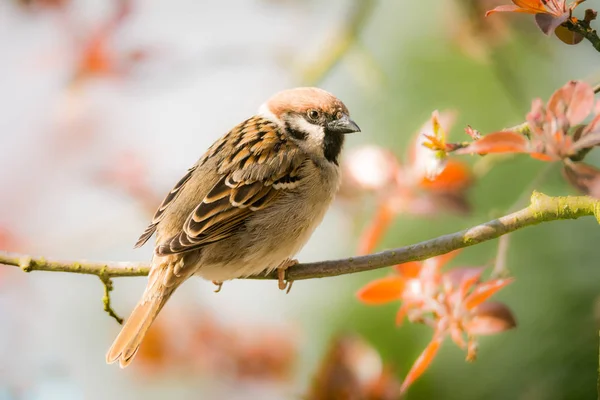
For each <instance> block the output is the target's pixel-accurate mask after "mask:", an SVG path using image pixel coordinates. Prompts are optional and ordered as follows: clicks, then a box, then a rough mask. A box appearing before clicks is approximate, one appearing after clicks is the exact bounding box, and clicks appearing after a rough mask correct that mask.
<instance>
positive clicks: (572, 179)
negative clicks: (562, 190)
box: [563, 162, 600, 198]
mask: <svg viewBox="0 0 600 400" xmlns="http://www.w3.org/2000/svg"><path fill="white" fill-rule="evenodd" d="M563 174H564V175H565V178H566V179H567V181H568V182H569V183H570V184H571V185H573V186H574V187H576V188H577V189H579V190H580V191H582V192H583V193H585V194H588V195H590V196H592V197H595V198H600V170H599V169H598V168H596V167H593V166H591V165H588V164H585V163H581V162H577V163H576V162H567V163H566V164H565V166H564V168H563Z"/></svg>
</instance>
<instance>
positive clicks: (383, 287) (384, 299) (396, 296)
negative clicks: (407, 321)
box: [356, 276, 404, 305]
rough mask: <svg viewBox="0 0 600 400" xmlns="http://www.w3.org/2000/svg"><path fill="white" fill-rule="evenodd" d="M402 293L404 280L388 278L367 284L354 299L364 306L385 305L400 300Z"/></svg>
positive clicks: (397, 277)
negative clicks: (356, 298)
mask: <svg viewBox="0 0 600 400" xmlns="http://www.w3.org/2000/svg"><path fill="white" fill-rule="evenodd" d="M403 291H404V279H403V278H402V277H399V276H388V277H386V278H381V279H377V280H374V281H373V282H369V283H368V284H367V285H366V286H364V287H363V288H362V289H360V290H359V291H358V292H357V293H356V297H358V299H359V300H360V301H362V302H363V303H365V304H373V305H377V304H385V303H389V302H391V301H397V300H400V298H401V296H402V292H403Z"/></svg>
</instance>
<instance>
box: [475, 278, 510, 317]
mask: <svg viewBox="0 0 600 400" xmlns="http://www.w3.org/2000/svg"><path fill="white" fill-rule="evenodd" d="M513 281H514V279H512V278H507V279H494V280H491V281H487V282H484V283H482V284H480V285H477V287H476V288H475V290H473V292H472V293H471V294H470V295H469V296H467V298H466V299H465V308H466V309H467V310H472V309H473V308H475V307H477V306H478V305H480V304H481V303H483V302H484V301H486V300H487V299H489V298H490V297H491V296H493V295H494V294H495V293H496V292H497V291H498V290H500V289H502V288H503V287H504V286H506V285H508V284H509V283H512V282H513Z"/></svg>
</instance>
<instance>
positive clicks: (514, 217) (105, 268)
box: [0, 192, 600, 280]
mask: <svg viewBox="0 0 600 400" xmlns="http://www.w3.org/2000/svg"><path fill="white" fill-rule="evenodd" d="M592 215H593V216H596V219H599V218H600V200H596V199H593V198H591V197H588V196H567V197H549V196H546V195H544V194H542V193H538V192H534V193H533V195H532V196H531V204H530V205H529V206H528V207H526V208H524V209H522V210H520V211H517V212H515V213H512V214H509V215H506V216H503V217H500V218H498V219H494V220H492V221H489V222H486V223H484V224H481V225H477V226H475V227H472V228H469V229H465V230H463V231H460V232H456V233H451V234H448V235H443V236H440V237H437V238H435V239H430V240H426V241H424V242H421V243H417V244H414V245H410V246H405V247H400V248H397V249H393V250H387V251H383V252H380V253H374V254H369V255H366V256H360V257H350V258H343V259H339V260H330V261H319V262H314V263H305V264H297V265H295V266H293V267H291V268H289V269H288V270H287V271H286V279H288V280H304V279H313V278H325V277H333V276H338V275H345V274H353V273H357V272H363V271H370V270H374V269H378V268H384V267H388V266H391V265H395V264H402V263H405V262H409V261H419V260H425V259H427V258H431V257H435V256H439V255H441V254H445V253H448V252H450V251H453V250H457V249H460V248H464V247H469V246H473V245H476V244H479V243H482V242H485V241H488V240H492V239H496V238H498V237H500V236H502V235H506V234H507V233H510V232H514V231H516V230H519V229H522V228H525V227H527V226H532V225H537V224H539V223H542V222H549V221H557V220H563V219H577V218H580V217H585V216H592ZM0 264H6V265H12V266H16V267H19V268H21V269H22V270H23V271H25V272H30V271H54V272H72V273H78V274H88V275H97V276H99V277H102V276H104V277H106V278H119V277H129V276H143V275H147V274H148V270H149V266H148V264H144V263H123V262H118V263H92V262H73V261H67V262H60V261H48V260H46V259H45V258H42V257H37V258H36V257H30V256H27V255H23V254H11V253H7V252H0ZM248 279H278V277H277V273H276V272H275V273H271V274H268V275H261V276H251V277H249V278H248Z"/></svg>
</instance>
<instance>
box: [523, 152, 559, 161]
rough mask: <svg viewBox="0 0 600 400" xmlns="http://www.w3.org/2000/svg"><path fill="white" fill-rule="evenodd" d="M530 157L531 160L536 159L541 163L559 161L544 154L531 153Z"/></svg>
mask: <svg viewBox="0 0 600 400" xmlns="http://www.w3.org/2000/svg"><path fill="white" fill-rule="evenodd" d="M529 155H530V156H531V158H535V159H536V160H540V161H547V162H548V161H557V160H556V159H555V158H554V157H552V156H549V155H548V154H544V153H535V152H534V153H529Z"/></svg>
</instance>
